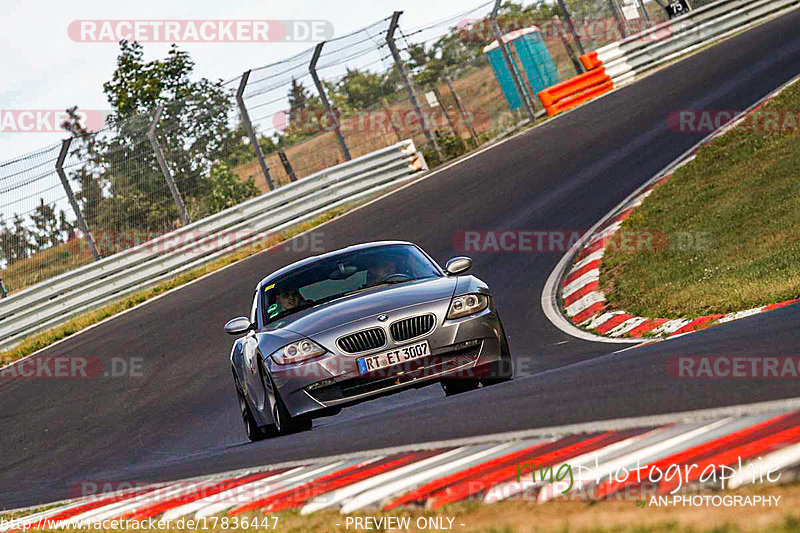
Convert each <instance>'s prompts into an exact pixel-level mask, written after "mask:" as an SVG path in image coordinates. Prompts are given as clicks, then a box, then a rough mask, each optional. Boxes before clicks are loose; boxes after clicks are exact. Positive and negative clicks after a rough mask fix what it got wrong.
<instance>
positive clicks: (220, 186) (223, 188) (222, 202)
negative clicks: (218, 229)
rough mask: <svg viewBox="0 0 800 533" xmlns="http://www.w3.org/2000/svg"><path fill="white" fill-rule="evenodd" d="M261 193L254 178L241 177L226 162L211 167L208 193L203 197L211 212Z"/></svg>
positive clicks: (207, 208)
mask: <svg viewBox="0 0 800 533" xmlns="http://www.w3.org/2000/svg"><path fill="white" fill-rule="evenodd" d="M259 193H260V191H259V190H258V187H256V184H255V183H254V182H253V179H252V178H248V179H247V180H241V179H239V178H238V177H237V176H236V175H235V174H234V173H233V172H231V171H230V169H229V168H228V166H227V165H226V164H225V163H220V164H219V165H216V166H215V167H214V168H212V169H211V175H210V176H209V190H208V194H206V195H205V196H204V197H203V203H204V204H205V207H206V210H207V211H209V212H211V213H216V212H218V211H222V210H223V209H226V208H228V207H233V206H234V205H236V204H239V203H242V202H244V201H245V200H247V199H248V198H252V197H253V196H257V195H258V194H259Z"/></svg>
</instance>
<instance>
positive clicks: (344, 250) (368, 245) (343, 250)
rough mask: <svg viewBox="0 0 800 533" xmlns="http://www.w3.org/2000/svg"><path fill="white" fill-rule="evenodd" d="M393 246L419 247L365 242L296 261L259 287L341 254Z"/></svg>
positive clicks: (404, 243) (411, 243)
mask: <svg viewBox="0 0 800 533" xmlns="http://www.w3.org/2000/svg"><path fill="white" fill-rule="evenodd" d="M391 245H410V246H417V245H416V244H414V243H413V242H408V241H373V242H365V243H361V244H354V245H352V246H348V247H346V248H340V249H338V250H334V251H332V252H327V253H324V254H320V255H314V256H311V257H307V258H306V259H301V260H300V261H295V262H294V263H292V264H290V265H286V266H285V267H283V268H281V269H280V270H276V271H275V272H273V273H272V274H270V275H269V276H267V277H265V278H264V279H262V280H261V281H260V282H259V286H261V285H263V284H265V283H269V282H271V281H272V280H274V279H276V278H279V277H280V276H282V275H284V274H287V273H289V272H291V271H293V270H295V269H297V268H300V267H304V266H306V265H310V264H312V263H315V262H317V261H320V260H323V259H328V258H331V257H335V256H337V255H340V254H345V253H350V252H357V251H359V250H368V249H370V248H378V247H381V246H391ZM417 248H419V247H418V246H417Z"/></svg>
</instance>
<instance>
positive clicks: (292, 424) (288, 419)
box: [261, 368, 312, 435]
mask: <svg viewBox="0 0 800 533" xmlns="http://www.w3.org/2000/svg"><path fill="white" fill-rule="evenodd" d="M261 372H262V377H263V379H264V380H265V381H264V388H265V389H266V392H267V394H269V395H270V396H272V399H273V402H272V405H273V407H272V420H273V421H274V422H275V430H276V432H277V433H278V434H279V435H289V434H291V433H299V432H301V431H308V430H309V429H311V426H312V420H311V417H308V416H292V414H291V413H290V412H289V410H288V409H287V408H286V404H284V403H283V398H281V395H280V393H279V392H278V390H277V389H276V388H275V383H274V382H273V381H272V378H271V377H270V376H269V374H268V373H267V372H266V371H264V369H263V368H262V369H261ZM266 380H269V384H270V387H267V386H266V385H267V383H266Z"/></svg>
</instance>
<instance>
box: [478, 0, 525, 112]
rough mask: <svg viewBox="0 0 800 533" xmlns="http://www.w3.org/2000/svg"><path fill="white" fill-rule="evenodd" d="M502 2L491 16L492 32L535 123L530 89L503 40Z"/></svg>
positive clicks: (497, 2)
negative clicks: (498, 20) (499, 11)
mask: <svg viewBox="0 0 800 533" xmlns="http://www.w3.org/2000/svg"><path fill="white" fill-rule="evenodd" d="M501 3H503V0H495V2H494V8H493V9H492V14H491V15H490V17H489V18H490V21H491V26H492V33H494V38H495V40H496V41H497V44H498V46H499V47H500V53H501V54H502V55H503V61H505V63H506V67H507V68H508V70H509V72H511V79H512V80H514V87H516V89H517V92H519V96H520V98H522V105H524V106H525V113H527V114H528V120H530V122H531V124H533V122H534V120H535V118H536V117H535V115H534V114H533V107H532V106H531V102H530V100H529V99H528V91H527V90H526V89H525V86H524V85H523V83H522V80H521V79H520V77H519V72H517V66H516V65H515V64H514V60H513V59H511V54H510V53H509V51H508V48H507V47H506V43H504V42H503V32H502V31H500V24H498V22H497V10H499V9H500V4H501Z"/></svg>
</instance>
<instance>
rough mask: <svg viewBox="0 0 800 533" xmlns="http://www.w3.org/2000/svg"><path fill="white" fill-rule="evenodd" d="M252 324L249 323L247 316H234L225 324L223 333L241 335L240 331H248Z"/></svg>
mask: <svg viewBox="0 0 800 533" xmlns="http://www.w3.org/2000/svg"><path fill="white" fill-rule="evenodd" d="M252 326H253V324H251V323H250V319H249V318H245V317H243V316H240V317H236V318H234V319H233V320H229V321H228V323H227V324H225V333H227V334H228V335H241V334H242V333H247V332H248V331H250V328H251V327H252Z"/></svg>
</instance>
